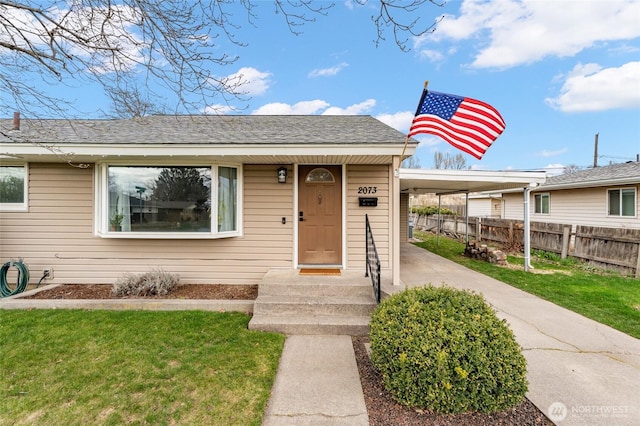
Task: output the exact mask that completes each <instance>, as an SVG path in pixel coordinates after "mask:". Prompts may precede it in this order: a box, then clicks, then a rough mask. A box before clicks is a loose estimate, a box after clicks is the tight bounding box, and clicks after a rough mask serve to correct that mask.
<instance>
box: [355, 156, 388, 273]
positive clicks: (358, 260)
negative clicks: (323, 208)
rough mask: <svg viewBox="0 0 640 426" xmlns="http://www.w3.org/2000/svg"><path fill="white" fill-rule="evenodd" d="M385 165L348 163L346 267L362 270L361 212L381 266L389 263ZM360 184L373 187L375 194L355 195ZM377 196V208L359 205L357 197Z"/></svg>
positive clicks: (362, 229)
mask: <svg viewBox="0 0 640 426" xmlns="http://www.w3.org/2000/svg"><path fill="white" fill-rule="evenodd" d="M390 170H391V169H390V167H389V165H379V166H378V165H368V166H360V165H349V166H348V167H347V173H346V174H347V267H348V268H359V267H362V269H363V270H364V268H365V262H366V257H365V256H366V253H365V246H366V242H365V215H366V214H368V215H369V222H370V223H371V229H372V231H373V237H374V239H375V242H376V247H377V249H378V255H379V256H380V262H381V263H382V265H381V266H382V268H383V269H386V268H389V267H390V264H389V244H390V243H389V234H390V224H389V216H390V205H389V173H390ZM360 187H376V193H375V194H370V195H366V194H358V188H360ZM360 196H365V197H366V196H371V197H377V198H378V206H377V207H360V206H359V205H358V197H360Z"/></svg>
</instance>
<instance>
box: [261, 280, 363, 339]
mask: <svg viewBox="0 0 640 426" xmlns="http://www.w3.org/2000/svg"><path fill="white" fill-rule="evenodd" d="M375 307H376V302H375V298H374V296H373V288H372V286H371V281H370V280H369V279H368V278H366V277H364V274H362V272H361V271H342V273H341V274H340V275H339V276H313V275H312V276H301V275H299V274H298V273H297V271H291V270H270V271H269V272H268V273H267V274H266V275H265V276H264V278H263V280H262V282H261V283H260V285H259V287H258V297H257V299H256V300H255V303H254V306H253V317H252V318H251V321H250V322H249V329H251V330H263V331H275V332H279V333H285V334H343V335H345V334H346V335H356V336H360V335H366V334H368V333H369V321H370V320H371V312H372V311H373V310H374V309H375Z"/></svg>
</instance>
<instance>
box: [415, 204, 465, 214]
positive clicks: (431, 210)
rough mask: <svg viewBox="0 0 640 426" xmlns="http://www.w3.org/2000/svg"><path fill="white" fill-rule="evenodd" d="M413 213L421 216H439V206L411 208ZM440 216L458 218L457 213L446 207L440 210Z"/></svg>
mask: <svg viewBox="0 0 640 426" xmlns="http://www.w3.org/2000/svg"><path fill="white" fill-rule="evenodd" d="M411 213H416V214H418V215H420V216H434V215H437V214H438V206H422V207H417V206H416V207H411ZM440 214H442V215H445V216H456V215H457V213H456V212H455V211H453V210H451V209H448V208H446V207H442V208H441V209H440Z"/></svg>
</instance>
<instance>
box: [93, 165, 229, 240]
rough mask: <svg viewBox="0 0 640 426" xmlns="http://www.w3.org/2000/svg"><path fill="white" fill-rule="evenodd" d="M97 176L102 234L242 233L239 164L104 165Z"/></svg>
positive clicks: (191, 235) (213, 235)
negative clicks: (99, 188)
mask: <svg viewBox="0 0 640 426" xmlns="http://www.w3.org/2000/svg"><path fill="white" fill-rule="evenodd" d="M99 179H100V181H101V183H102V184H101V185H100V186H101V194H100V195H101V199H102V200H103V202H102V203H101V206H102V207H101V208H100V212H99V213H98V215H99V221H98V222H99V224H100V225H99V233H101V234H106V235H110V236H119V237H136V238H154V237H156V238H172V237H175V238H185V237H187V238H216V237H226V236H237V235H240V229H239V227H238V223H239V200H240V197H239V181H238V167H231V166H207V165H198V166H183V165H179V166H174V165H168V166H164V165H162V166H160V165H159V166H138V165H103V166H102V167H101V172H100V176H99ZM214 182H215V183H216V184H212V183H214Z"/></svg>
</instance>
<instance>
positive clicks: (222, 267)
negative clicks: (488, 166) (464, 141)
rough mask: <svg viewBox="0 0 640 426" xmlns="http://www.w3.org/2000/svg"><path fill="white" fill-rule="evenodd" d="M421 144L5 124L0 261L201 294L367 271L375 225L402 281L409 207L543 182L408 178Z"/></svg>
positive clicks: (450, 174) (362, 128) (527, 176)
mask: <svg viewBox="0 0 640 426" xmlns="http://www.w3.org/2000/svg"><path fill="white" fill-rule="evenodd" d="M416 146H417V141H415V140H412V139H409V140H407V138H406V135H404V134H403V133H401V132H398V131H397V130H395V129H393V128H391V127H389V126H387V125H385V124H383V123H382V122H380V121H378V120H376V119H375V118H372V117H370V116H251V115H250V116H242V115H233V116H150V117H144V118H137V119H127V120H22V121H20V118H19V115H16V116H14V120H13V121H11V120H0V184H1V185H2V187H0V189H1V192H0V238H1V241H2V243H1V245H0V259H2V261H3V262H6V261H8V260H10V259H18V258H21V259H24V261H25V262H26V263H27V264H28V265H29V268H30V270H31V271H32V274H31V275H32V278H31V281H32V283H35V282H37V281H38V279H39V278H40V271H42V270H43V269H45V268H47V269H53V271H54V274H53V277H49V278H48V279H47V283H64V284H74V283H81V284H86V283H96V284H110V283H113V282H114V281H115V280H116V279H117V278H118V277H119V276H120V275H122V274H123V273H137V272H144V271H148V270H149V269H151V268H154V267H156V268H162V269H164V270H166V271H168V272H172V273H177V274H179V275H180V278H181V282H183V283H194V284H199V283H200V284H208V283H222V284H257V283H260V282H261V280H262V279H263V278H264V276H265V274H267V272H269V271H270V270H285V271H286V270H290V271H297V270H300V269H302V268H313V269H318V268H333V269H340V270H342V271H358V274H360V273H363V272H364V270H365V264H366V261H367V258H369V255H370V253H368V252H367V237H366V236H367V234H366V231H365V223H366V217H368V218H369V222H370V229H371V232H372V234H373V237H374V239H375V243H376V248H377V254H378V258H379V262H380V267H381V272H382V275H383V276H385V277H386V278H385V281H386V282H390V283H392V284H394V285H399V284H401V282H400V281H401V280H400V249H401V243H402V242H405V241H407V240H408V233H409V229H408V228H409V227H408V222H409V220H408V219H409V214H408V210H409V209H408V204H409V197H410V195H411V194H423V193H462V192H473V191H483V190H491V189H503V190H504V189H509V188H521V187H523V186H528V185H531V184H536V185H537V184H540V183H542V182H544V173H531V172H489V171H469V170H467V171H455V170H414V169H400V167H399V166H400V163H401V161H402V160H403V159H404V158H405V157H406V156H409V155H412V154H413V153H414V152H415V149H416Z"/></svg>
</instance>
